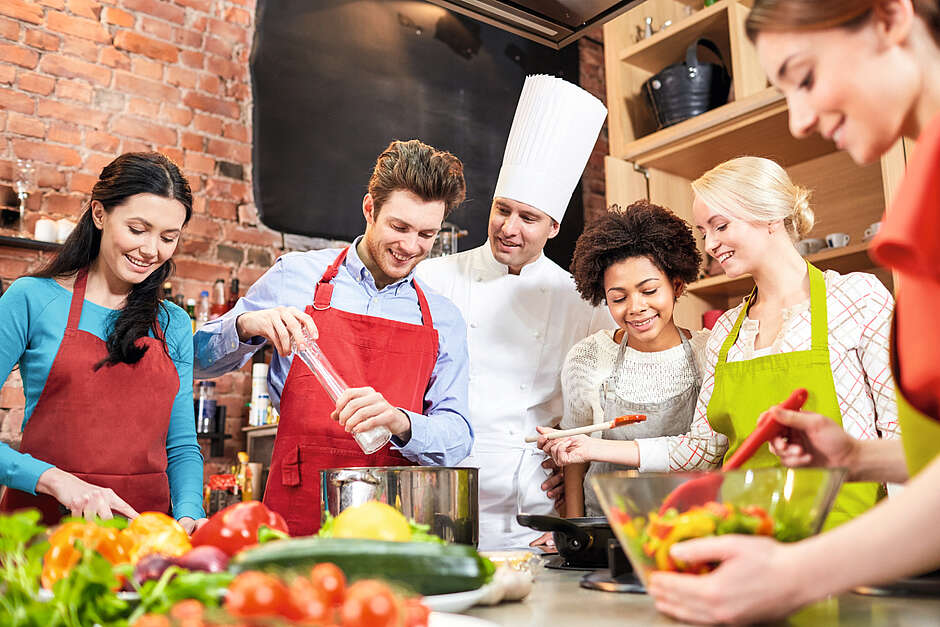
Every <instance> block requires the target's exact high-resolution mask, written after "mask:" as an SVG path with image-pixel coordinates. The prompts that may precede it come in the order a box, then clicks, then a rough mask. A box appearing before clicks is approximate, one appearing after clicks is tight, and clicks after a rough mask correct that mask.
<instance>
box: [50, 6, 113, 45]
mask: <svg viewBox="0 0 940 627" xmlns="http://www.w3.org/2000/svg"><path fill="white" fill-rule="evenodd" d="M46 28H48V29H49V30H51V31H54V32H56V33H65V34H68V35H73V36H75V37H81V38H82V39H91V40H92V41H97V42H102V43H103V42H106V41H110V40H111V36H110V35H109V34H108V31H107V30H105V28H104V27H103V26H102V25H101V23H100V22H99V21H97V20H89V19H86V18H84V17H76V16H74V15H67V14H65V13H60V12H59V11H49V12H48V13H47V14H46Z"/></svg>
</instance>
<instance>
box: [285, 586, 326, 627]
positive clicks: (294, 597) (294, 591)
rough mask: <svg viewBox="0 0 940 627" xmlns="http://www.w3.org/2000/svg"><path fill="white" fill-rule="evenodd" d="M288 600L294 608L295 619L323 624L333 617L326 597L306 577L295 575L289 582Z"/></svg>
mask: <svg viewBox="0 0 940 627" xmlns="http://www.w3.org/2000/svg"><path fill="white" fill-rule="evenodd" d="M290 602H291V605H293V607H294V610H295V614H296V617H295V620H302V621H313V622H315V623H317V624H325V623H328V622H330V620H331V619H332V618H333V608H332V607H331V606H330V604H329V601H328V598H327V597H326V596H325V595H324V594H323V592H322V591H321V590H319V589H318V588H317V587H316V585H315V584H314V583H313V582H312V581H310V580H309V579H307V578H306V577H297V578H296V579H294V580H293V581H292V582H291V584H290Z"/></svg>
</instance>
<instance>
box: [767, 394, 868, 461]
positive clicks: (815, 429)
mask: <svg viewBox="0 0 940 627" xmlns="http://www.w3.org/2000/svg"><path fill="white" fill-rule="evenodd" d="M767 411H768V412H770V415H771V417H772V418H773V419H774V420H776V421H777V422H779V423H780V424H782V425H784V426H786V427H788V429H787V432H786V433H785V434H784V435H783V436H780V437H776V438H774V439H773V440H771V442H770V450H771V452H772V453H773V454H774V455H776V456H777V457H779V458H780V461H781V463H783V465H784V466H790V467H800V466H815V467H825V468H832V467H838V466H841V467H845V468H849V471H850V472H851V471H852V469H853V468H854V465H855V460H856V458H857V457H858V446H859V441H858V440H856V439H855V438H853V437H852V436H850V435H849V434H847V433H846V432H845V430H844V429H843V428H842V426H841V425H839V424H838V423H836V422H835V421H834V420H831V419H829V418H827V417H826V416H823V415H820V414H813V413H810V412H805V411H790V410H788V409H781V408H780V407H772V408H770V409H769V410H767Z"/></svg>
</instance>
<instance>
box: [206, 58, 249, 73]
mask: <svg viewBox="0 0 940 627" xmlns="http://www.w3.org/2000/svg"><path fill="white" fill-rule="evenodd" d="M206 68H207V69H208V70H209V71H210V72H212V73H213V74H218V75H219V76H221V77H223V78H228V79H235V78H241V77H242V76H244V74H245V68H243V67H242V66H240V65H238V64H237V63H233V62H231V61H229V60H228V59H225V58H223V57H219V56H216V55H212V54H210V55H207V57H206Z"/></svg>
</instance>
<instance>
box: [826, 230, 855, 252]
mask: <svg viewBox="0 0 940 627" xmlns="http://www.w3.org/2000/svg"><path fill="white" fill-rule="evenodd" d="M849 241H851V238H850V237H849V234H848V233H830V234H829V235H827V236H826V244H828V245H829V248H842V247H843V246H848V245H849Z"/></svg>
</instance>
